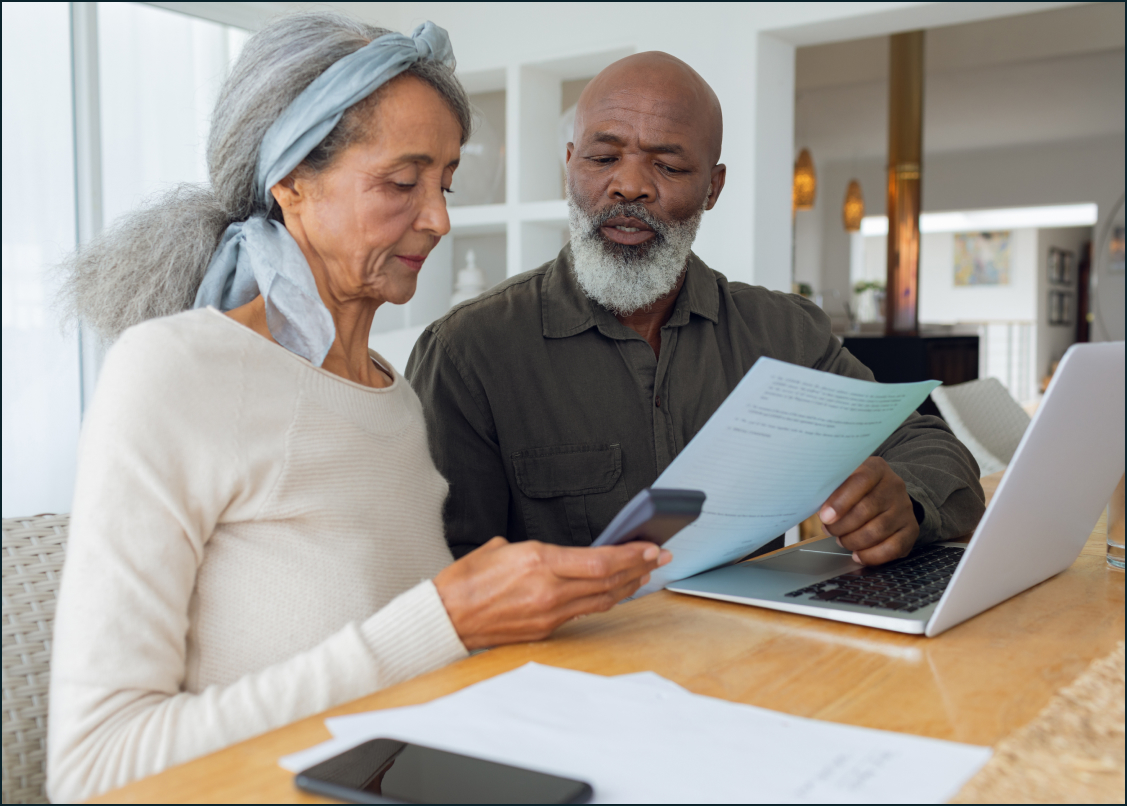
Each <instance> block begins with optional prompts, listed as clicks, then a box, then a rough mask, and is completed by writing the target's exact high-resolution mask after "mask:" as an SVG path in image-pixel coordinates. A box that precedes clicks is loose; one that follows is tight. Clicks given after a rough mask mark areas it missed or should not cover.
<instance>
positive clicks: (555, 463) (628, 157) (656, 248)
mask: <svg viewBox="0 0 1127 806" xmlns="http://www.w3.org/2000/svg"><path fill="white" fill-rule="evenodd" d="M722 129H723V126H722V118H721V111H720V103H719V100H718V99H717V98H716V95H715V93H713V91H712V89H711V88H710V87H709V86H708V84H707V83H705V81H704V80H703V79H702V78H701V77H700V76H699V75H697V73H696V72H695V71H694V70H693V69H692V68H690V67H689V66H688V65H686V64H684V63H683V62H681V61H680V60H678V59H675V58H674V57H672V56H669V55H668V54H664V53H656V52H653V53H641V54H636V55H634V56H630V57H627V58H625V59H622V60H621V61H618V62H616V63H615V64H613V65H611V66H610V67H608V68H607V69H606V70H604V71H603V72H602V73H600V74H599V75H598V76H597V77H596V78H595V79H593V80H592V81H591V82H590V83H589V84H588V85H587V87H586V89H585V90H584V91H583V94H582V96H581V97H580V100H579V105H578V108H577V110H576V116H575V142H574V143H569V144H568V150H567V158H568V170H567V179H568V207H569V212H570V228H571V242H570V244H569V245H568V246H566V247H565V248H564V249H563V251H561V252H560V254H559V256H557V258H556V259H555V260H554V261H552V262H550V263H547V264H545V265H544V266H541V267H540V268H538V269H535V270H534V271H530V272H526V273H525V274H521V275H518V276H516V277H513V278H511V279H509V280H507V281H506V282H504V283H501V284H500V285H499V286H497V287H495V288H494V289H492V290H490V291H489V292H487V293H486V294H485V295H483V296H481V297H479V298H477V299H476V300H473V301H471V302H468V303H466V304H464V305H462V306H459V307H458V308H455V309H454V310H453V311H451V312H450V313H449V314H447V315H446V316H445V317H443V318H442V319H440V320H438V321H437V322H435V323H434V324H433V325H431V326H430V327H428V328H427V329H426V331H425V332H424V333H423V335H422V336H421V337H420V339H419V341H418V343H417V344H416V345H415V349H414V352H413V353H412V355H411V360H410V362H409V363H408V366H407V377H408V378H409V379H410V381H411V383H412V385H413V386H414V388H415V390H416V391H417V392H418V394H419V397H420V398H421V400H422V403H423V409H424V411H425V412H426V417H427V425H428V429H429V435H430V444H431V452H432V453H433V455H434V459H435V462H436V463H437V465H438V468H439V470H440V471H441V472H442V473H443V475H445V476H446V478H447V479H448V480H449V482H450V496H449V498H448V500H447V505H446V529H447V540H448V541H449V543H450V546H451V549H452V550H453V552H454V554H455V556H460V555H463V554H465V553H467V552H469V551H471V550H473V549H474V548H476V547H478V546H479V545H481V544H482V543H484V542H486V541H488V540H489V539H490V538H491V537H493V536H494V535H503V536H505V537H507V538H508V539H509V540H524V539H536V540H542V541H547V542H552V543H561V544H565V545H588V544H590V543H591V541H592V540H593V539H594V538H595V537H597V536H598V534H599V533H600V532H601V531H602V529H603V528H604V527H605V526H606V525H607V523H609V522H610V520H611V519H612V518H613V517H614V515H615V514H616V513H617V512H618V510H619V509H620V508H621V507H622V506H623V505H624V504H625V503H626V502H627V501H628V500H629V499H630V497H631V496H632V495H634V494H635V493H637V492H638V491H639V490H641V489H643V488H645V487H647V486H649V485H650V484H652V483H653V481H654V480H655V479H656V478H657V477H658V475H659V474H660V473H661V472H662V470H664V469H665V468H666V467H667V466H668V465H669V463H670V462H671V461H672V460H673V458H674V457H675V456H676V455H677V454H678V453H679V452H680V451H681V450H682V449H683V448H684V447H685V445H686V444H687V443H688V442H689V440H691V439H692V438H693V435H695V434H696V433H697V431H699V430H700V428H701V427H702V426H703V425H704V423H705V422H706V421H707V420H708V418H709V417H710V416H711V415H712V413H713V412H714V411H715V410H716V409H717V408H718V407H719V405H720V403H721V402H722V401H723V400H724V398H725V397H727V395H728V393H729V392H731V390H732V389H734V388H735V386H736V384H737V383H738V382H739V380H740V379H741V378H742V377H743V375H744V374H745V373H746V372H747V371H748V370H749V369H750V368H751V366H752V364H754V363H755V361H756V359H757V358H759V357H760V356H764V355H766V356H771V357H773V358H777V359H780V360H783V361H789V362H791V363H795V364H801V365H803V366H807V367H813V368H814V369H819V370H825V371H828V372H834V373H837V374H840V375H847V376H850V377H854V378H863V379H866V380H872V377H873V376H872V373H871V372H869V370H868V369H867V368H866V367H865V366H864V365H863V364H861V363H860V362H859V361H857V359H855V358H854V357H853V356H852V355H850V354H849V352H848V351H846V350H845V349H843V348H842V347H841V345H840V343H839V342H838V340H837V339H836V338H835V337H834V336H833V335H832V334H831V333H830V323H829V320H828V318H827V317H826V316H825V314H824V313H823V312H822V311H821V310H820V309H819V308H818V307H817V306H815V305H813V304H812V303H810V302H808V301H807V300H805V299H803V298H802V297H798V296H795V295H791V294H782V293H777V292H772V291H768V290H766V289H764V288H760V287H756V286H749V285H746V284H743V283H730V282H728V280H727V279H726V278H725V277H724V275H722V274H720V273H719V272H715V271H713V270H711V269H710V268H708V267H707V266H706V265H705V264H704V263H703V262H702V261H701V260H700V258H698V257H697V256H696V255H694V254H693V253H692V252H691V251H690V250H691V246H692V243H693V239H694V237H695V236H696V232H697V228H698V226H699V225H700V221H701V217H702V216H703V214H704V212H705V211H706V210H711V209H712V208H713V207H714V206H715V205H716V202H717V199H719V197H720V193H721V191H722V190H723V189H724V178H725V167H724V166H723V165H722V164H719V159H720V147H721V139H722ZM983 501H984V499H983V493H982V488H981V486H980V485H979V483H978V467H977V465H976V464H975V462H974V459H973V458H971V455H970V453H969V452H968V451H967V450H966V449H965V448H964V447H963V446H962V445H961V444H960V443H959V442H958V440H956V439H955V437H954V436H953V435H952V434H951V432H950V431H949V430H948V429H947V428H946V426H945V424H944V423H943V422H942V421H941V420H939V419H938V418H935V417H922V416H920V415H918V414H913V415H912V416H911V417H909V418H908V420H906V421H905V422H904V424H903V425H901V426H900V428H899V429H898V430H897V431H896V432H895V433H894V434H893V435H892V436H891V437H890V438H889V439H888V440H887V441H886V442H885V443H884V444H883V445H881V446H880V448H879V449H878V450H877V452H876V454H875V455H874V456H872V457H870V458H869V459H867V460H866V461H865V463H864V464H863V465H861V467H859V468H858V469H857V470H856V471H855V472H854V473H853V474H852V475H851V476H850V477H849V478H848V479H847V480H846V481H845V482H844V483H843V484H842V485H841V487H839V488H838V489H837V490H836V491H835V492H834V493H833V494H832V495H831V496H830V498H829V499H828V500H827V501H826V503H825V505H824V506H823V508H822V509H821V511H820V513H819V514H820V517H821V519H822V522H823V523H824V524H825V528H826V529H827V531H829V533H830V534H832V535H834V536H836V537H837V539H838V542H839V543H840V544H841V545H842V546H844V547H845V548H848V549H850V550H851V551H853V552H854V556H855V558H856V559H857V560H858V561H859V562H862V563H865V564H878V563H883V562H887V561H889V560H892V559H895V558H898V557H901V556H903V555H905V554H906V553H907V552H908V551H909V550H910V549H911V548H912V546H913V545H914V544H915V543H916V542H917V540H918V541H921V542H931V541H935V540H943V539H950V538H953V537H957V536H960V535H964V534H967V533H969V532H970V531H971V530H972V529H973V528H974V526H975V524H976V523H977V522H978V519H979V518H980V517H981V515H982V512H983V509H984V503H983Z"/></svg>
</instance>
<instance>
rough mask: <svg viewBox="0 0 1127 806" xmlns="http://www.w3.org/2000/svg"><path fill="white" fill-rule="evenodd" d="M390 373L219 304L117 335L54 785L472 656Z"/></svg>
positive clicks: (55, 717)
mask: <svg viewBox="0 0 1127 806" xmlns="http://www.w3.org/2000/svg"><path fill="white" fill-rule="evenodd" d="M373 357H375V358H376V359H377V360H380V359H378V357H377V356H373ZM382 363H384V365H385V366H386V362H382ZM393 378H394V382H393V384H392V385H391V386H389V387H387V388H385V389H371V388H368V387H365V386H361V385H359V384H355V383H352V382H350V381H347V380H344V379H342V378H340V377H338V376H336V375H333V374H331V373H329V372H327V371H325V370H323V369H320V368H318V367H314V366H313V365H311V364H310V363H309V362H308V361H306V360H304V359H302V358H300V357H298V356H296V355H294V354H293V353H290V352H289V351H287V350H285V349H284V348H282V347H280V346H278V345H277V344H274V343H272V342H270V341H268V340H267V339H264V338H262V337H261V336H259V335H258V334H256V333H254V332H253V331H251V330H249V329H248V328H246V327H244V326H242V325H240V324H238V323H237V322H235V321H234V320H232V319H230V318H229V317H227V316H224V315H223V314H221V313H219V312H218V311H216V310H214V309H207V310H196V311H190V312H187V313H182V314H178V315H176V316H171V317H167V318H164V319H157V320H153V321H150V322H146V323H145V324H142V325H139V326H137V327H135V328H132V329H130V330H129V331H127V332H126V333H125V334H124V335H123V336H122V337H121V339H120V340H119V341H118V343H117V344H116V345H114V347H113V349H112V350H110V352H109V355H108V356H107V357H106V361H105V365H104V367H103V370H102V374H101V376H100V378H99V382H98V390H97V394H96V395H95V397H94V401H93V404H92V405H91V407H90V408H89V410H88V411H87V414H86V419H85V422H84V424H83V429H82V436H81V439H80V445H79V458H78V476H77V480H76V486H75V498H74V507H73V511H72V517H71V532H70V544H69V547H68V550H67V560H66V565H65V567H64V571H63V582H62V589H61V591H60V594H59V601H58V610H57V616H56V622H55V645H54V650H53V656H52V659H51V702H50V715H49V731H48V792H49V794H50V796H51V798H52V799H53V800H56V801H59V800H65V801H74V800H78V799H82V798H88V797H91V796H93V795H95V794H98V793H100V792H103V791H105V790H108V789H111V788H113V787H117V786H121V785H123V784H126V783H128V782H129V781H132V780H135V779H137V778H140V777H142V776H146V775H151V774H153V773H155V772H159V771H160V770H162V769H165V768H166V767H169V766H171V765H173V764H178V763H181V762H184V761H187V760H189V759H192V758H195V757H197V756H200V755H203V754H205V753H209V752H212V751H214V750H218V749H219V748H222V747H224V746H226V745H229V744H232V743H234V742H237V741H240V740H242V739H246V738H248V737H250V736H254V735H256V734H258V733H262V732H263V731H267V730H270V729H271V728H275V727H277V726H279V725H283V724H285V723H287V722H292V721H293V720H296V719H299V718H301V717H304V716H308V715H310V714H313V713H317V712H319V711H322V710H325V709H326V708H330V707H332V706H334V705H337V704H338V703H342V702H346V701H348V700H352V699H355V698H357V697H359V696H361V695H364V694H367V693H369V692H371V691H374V690H376V689H378V688H381V687H384V686H389V685H392V684H394V683H397V682H399V681H402V680H406V679H407V678H410V677H412V676H414V675H417V674H420V673H422V672H425V671H428V670H431V669H435V668H437V667H439V666H442V665H444V664H446V663H449V662H451V661H453V660H455V659H458V658H461V657H464V656H465V654H466V650H465V647H464V646H463V645H462V643H461V641H460V640H459V638H458V635H457V633H456V632H455V630H454V628H453V625H452V624H451V623H450V619H449V617H448V615H447V613H446V610H445V608H444V607H443V605H442V601H441V599H440V598H439V596H438V591H437V590H436V589H435V587H434V584H433V583H432V582H431V581H430V579H431V578H432V577H433V576H434V575H435V574H436V573H437V572H438V571H439V570H440V569H441V568H443V567H444V566H445V565H447V564H449V563H450V562H451V556H450V553H449V550H448V549H447V547H446V542H445V540H444V538H443V531H442V530H443V527H442V506H443V501H444V500H445V497H446V493H447V485H446V482H445V481H444V480H443V478H442V476H441V475H439V473H438V471H437V470H436V469H435V467H434V464H433V463H432V461H431V459H430V454H429V452H428V448H427V439H426V427H425V425H424V421H423V416H422V411H421V409H420V406H419V400H418V398H417V397H416V396H415V393H414V392H413V391H412V390H411V387H410V386H409V385H408V384H407V382H406V381H405V380H404V379H403V378H402V377H401V376H400V375H399V373H398V372H394V371H393Z"/></svg>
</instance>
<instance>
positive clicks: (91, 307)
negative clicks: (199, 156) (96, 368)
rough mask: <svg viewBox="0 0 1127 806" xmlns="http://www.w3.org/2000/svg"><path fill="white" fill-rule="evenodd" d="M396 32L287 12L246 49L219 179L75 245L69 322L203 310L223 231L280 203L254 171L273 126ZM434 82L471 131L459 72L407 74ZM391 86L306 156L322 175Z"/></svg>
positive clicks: (119, 323) (227, 105)
mask: <svg viewBox="0 0 1127 806" xmlns="http://www.w3.org/2000/svg"><path fill="white" fill-rule="evenodd" d="M387 33H389V31H388V30H387V29H385V28H378V27H376V26H374V25H368V24H366V23H363V22H360V21H358V20H355V19H352V18H351V17H348V16H345V15H343V14H340V13H337V12H332V11H313V12H304V13H299V14H293V15H289V16H285V17H281V18H279V19H277V20H275V21H274V22H272V23H270V24H269V25H267V26H266V27H265V28H263V29H262V30H261V31H259V32H258V33H256V34H255V35H254V36H252V37H251V38H250V39H249V40H248V41H247V43H246V45H245V46H244V47H243V50H242V53H240V54H239V59H238V61H237V62H236V63H235V65H234V67H233V68H232V70H231V75H230V76H229V77H228V78H227V81H226V82H224V85H223V88H222V89H221V90H220V93H219V100H218V102H217V103H216V105H215V112H214V114H213V115H212V122H211V131H210V134H209V136H208V142H207V166H208V178H209V179H210V180H211V185H210V187H202V186H198V185H180V186H179V187H177V188H175V189H173V190H172V191H169V192H168V193H166V194H164V195H162V196H159V197H156V198H154V199H152V200H149V201H148V202H146V203H145V204H144V205H143V206H142V207H141V208H139V209H138V210H136V211H134V212H132V213H130V214H128V215H126V216H124V217H123V218H122V219H120V220H119V221H118V223H116V224H114V226H112V227H111V228H110V229H107V230H106V231H105V232H103V233H102V234H101V235H99V236H98V237H97V238H94V239H93V240H91V242H90V243H88V244H86V245H85V246H83V247H81V248H79V249H78V250H77V251H75V252H74V253H73V254H72V255H71V256H70V257H69V258H68V259H67V260H66V261H64V262H63V263H62V264H61V266H60V270H61V271H62V272H63V274H64V282H63V285H62V289H61V291H60V297H61V302H62V305H63V307H64V313H65V314H66V316H67V318H68V320H70V321H74V320H79V321H82V322H84V323H86V324H87V325H89V326H90V327H91V328H93V330H94V331H95V332H97V333H98V335H99V336H101V338H102V339H104V340H105V341H107V342H110V341H113V340H114V339H116V338H117V337H118V336H119V335H120V334H121V332H122V331H123V330H125V329H126V328H128V327H130V326H132V325H135V324H138V323H139V322H143V321H145V320H146V319H152V318H154V317H158V316H167V315H169V314H173V313H178V312H180V311H183V310H186V309H188V308H190V307H192V304H193V302H194V301H195V296H196V291H197V289H198V288H199V285H200V281H201V280H202V279H203V275H204V272H206V271H207V267H208V264H209V263H210V262H211V257H212V253H213V252H214V251H215V247H216V246H217V245H218V243H219V239H220V237H222V235H223V231H224V230H225V229H226V228H227V226H228V225H229V224H231V223H232V222H234V221H245V220H246V219H248V218H250V217H251V216H252V215H255V214H262V213H266V214H269V215H273V216H274V217H277V218H279V219H280V216H279V214H278V211H277V209H276V208H275V207H274V205H273V200H272V199H269V200H268V201H267V203H268V204H269V205H270V208H271V209H265V210H264V209H261V207H260V204H261V203H260V202H256V201H255V193H254V172H255V166H256V165H257V163H258V149H259V145H260V144H261V143H262V138H263V136H264V135H265V133H266V130H267V129H269V128H270V126H271V124H273V122H274V121H275V120H276V119H277V118H278V116H279V115H281V113H282V112H283V111H284V110H285V109H286V107H287V106H289V105H290V103H291V102H292V101H293V100H294V98H296V97H297V96H298V95H299V94H300V93H301V91H302V90H304V89H305V88H306V87H307V86H308V85H309V84H310V83H311V82H312V81H313V79H315V78H316V77H317V76H319V75H321V73H323V72H324V71H325V70H326V69H328V67H329V66H330V65H331V64H333V63H334V62H336V61H338V60H339V59H342V58H344V57H345V56H347V55H348V54H350V53H353V52H354V51H356V50H359V49H360V48H362V47H364V46H365V45H367V44H368V43H369V42H371V41H372V40H373V39H376V38H378V37H380V36H383V35H384V34H387ZM406 73H407V74H409V75H414V76H416V77H417V78H419V79H421V80H422V81H424V82H426V83H427V84H429V85H430V86H431V87H433V88H434V89H435V90H436V91H437V92H438V93H439V95H440V96H442V98H443V100H445V101H446V103H447V105H448V106H449V107H450V111H451V112H453V113H454V115H455V117H456V118H457V119H458V121H459V123H460V124H461V127H462V142H463V144H464V143H465V141H466V140H467V139H468V138H469V134H470V128H471V113H470V104H469V99H468V98H467V97H466V93H465V90H464V89H463V88H462V86H461V84H460V83H459V82H458V80H457V79H456V78H455V77H454V74H453V71H452V70H449V69H447V68H445V67H443V66H441V65H438V64H435V63H433V62H418V63H416V64H415V65H413V66H412V67H410V68H409V69H408V70H407V71H406ZM379 97H380V90H377V91H376V92H374V93H372V95H371V96H369V97H368V98H366V99H364V100H363V101H361V102H360V103H358V104H356V105H355V106H353V107H352V108H350V109H349V110H348V112H346V113H345V115H344V117H343V118H341V121H340V123H338V124H337V125H336V127H335V128H334V129H333V130H332V132H330V133H329V135H328V137H326V138H325V140H324V141H323V142H322V143H321V144H320V145H318V146H317V148H316V149H314V151H313V152H312V153H311V154H309V156H308V157H306V159H305V161H304V162H303V163H302V167H303V168H304V169H308V170H313V171H322V170H324V169H325V168H327V167H328V166H329V165H331V164H332V162H333V160H334V159H335V158H336V156H337V155H338V154H339V153H340V152H341V151H343V150H344V149H346V148H347V147H348V146H350V145H352V144H353V143H355V142H358V141H360V140H362V139H363V138H364V137H365V136H367V134H368V128H369V124H370V122H371V115H370V112H372V111H373V110H374V108H375V106H376V105H377V104H378V102H379Z"/></svg>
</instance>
